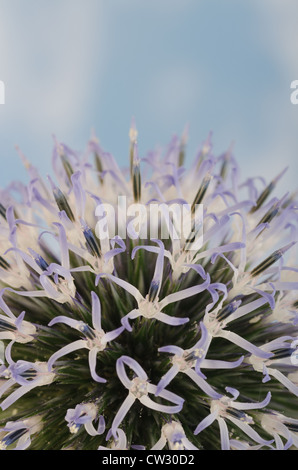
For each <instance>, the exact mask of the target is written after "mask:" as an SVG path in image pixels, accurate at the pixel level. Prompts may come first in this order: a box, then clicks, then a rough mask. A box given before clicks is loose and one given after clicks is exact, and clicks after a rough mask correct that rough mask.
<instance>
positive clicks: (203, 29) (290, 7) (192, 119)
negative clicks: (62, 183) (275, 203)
mask: <svg viewBox="0 0 298 470" xmlns="http://www.w3.org/2000/svg"><path fill="white" fill-rule="evenodd" d="M297 46H298V3H297V1H296V0H250V1H249V2H240V1H239V0H159V1H158V0H51V2H49V1H48V0H26V1H24V0H0V80H2V81H4V83H5V87H6V104H5V105H1V106H0V163H1V172H0V186H2V187H3V186H5V185H6V184H8V183H9V181H10V180H11V179H21V180H24V181H25V180H26V174H25V171H24V169H23V168H22V165H21V163H20V161H19V158H18V156H17V153H16V152H15V150H14V146H15V145H16V144H18V145H19V146H20V147H21V149H22V151H23V152H24V153H25V155H26V156H27V158H28V159H30V160H31V162H32V163H33V164H34V165H36V166H38V167H39V168H40V170H41V173H42V174H44V175H45V174H47V173H49V172H51V167H50V158H51V150H52V135H53V134H55V135H57V137H58V139H59V140H61V141H63V142H65V143H67V144H68V145H69V146H71V147H73V148H74V149H76V150H82V149H83V148H84V147H85V144H86V142H87V140H88V138H89V136H90V133H91V129H92V128H94V129H95V130H96V133H97V135H98V137H99V139H100V141H101V143H102V145H103V146H104V148H105V149H106V150H107V151H111V152H112V153H113V154H114V155H115V157H116V158H117V160H118V161H119V162H120V164H122V165H126V162H127V160H126V159H127V155H128V130H129V126H130V120H131V117H132V116H135V118H136V121H137V125H138V129H139V144H140V152H141V156H144V155H145V154H146V152H147V151H148V150H150V149H152V148H154V147H156V145H162V146H165V145H166V144H167V143H168V141H169V140H170V138H171V136H172V135H173V134H174V133H181V132H182V130H183V128H184V125H185V124H186V123H189V126H190V141H189V155H188V161H190V159H191V157H192V156H193V155H194V153H195V152H196V150H197V147H198V146H199V144H200V143H201V142H202V141H203V140H204V139H205V138H206V136H207V134H208V133H209V131H213V135H214V145H215V151H216V153H221V152H222V151H224V150H225V149H226V148H227V147H228V146H229V145H230V143H231V142H232V141H234V142H235V155H236V156H237V158H238V160H239V163H240V165H241V168H242V176H243V178H246V177H248V176H254V175H262V176H264V177H265V178H266V179H267V180H269V179H271V178H273V177H274V176H275V175H276V174H277V173H278V172H279V171H280V170H281V169H282V168H284V167H285V166H288V165H289V166H290V170H289V171H288V172H287V174H286V175H285V177H284V181H283V183H282V185H281V191H282V190H287V189H288V188H292V189H295V188H297V173H298V158H297V155H298V133H297V127H298V106H294V105H293V104H291V102H290V94H291V90H290V84H291V82H292V81H293V80H295V79H298V57H297Z"/></svg>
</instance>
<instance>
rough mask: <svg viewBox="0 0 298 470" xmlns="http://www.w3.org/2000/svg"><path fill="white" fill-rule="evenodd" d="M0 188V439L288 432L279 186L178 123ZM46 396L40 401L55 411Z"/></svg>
mask: <svg viewBox="0 0 298 470" xmlns="http://www.w3.org/2000/svg"><path fill="white" fill-rule="evenodd" d="M138 139H139V134H138V130H137V126H136V123H135V120H133V121H132V124H131V128H130V131H129V145H128V168H127V169H126V168H124V169H122V168H120V167H119V166H118V164H117V161H116V160H115V159H114V157H113V156H112V155H111V154H110V153H108V152H106V151H105V150H104V149H103V148H102V147H101V145H100V143H99V141H98V139H97V138H96V136H95V135H94V134H93V135H92V137H91V139H90V141H89V142H88V145H87V147H86V149H85V151H83V152H80V153H79V152H75V151H73V150H72V149H71V148H70V147H68V146H67V145H65V144H63V143H61V142H59V141H58V140H57V138H56V137H54V149H53V158H52V161H53V174H52V175H49V176H48V177H47V179H43V178H42V177H41V176H40V174H39V172H38V170H37V169H36V168H34V167H33V166H32V165H31V164H30V163H29V161H28V160H27V158H26V157H25V156H24V155H23V154H22V152H21V151H20V149H18V152H19V154H20V157H21V160H22V162H23V164H24V165H25V167H26V169H27V171H28V175H29V182H28V184H27V185H24V184H23V183H19V182H12V183H11V184H10V185H9V186H8V187H7V188H6V189H2V190H0V200H1V202H0V409H1V412H0V449H1V450H7V449H9V450H10V449H15V450H23V449H27V448H30V449H33V450H38V449H44V450H47V449H53V450H54V449H59V450H60V449H73V450H106V449H109V450H119V449H123V450H124V449H125V450H130V449H137V450H144V449H146V450H150V449H152V450H161V449H168V450H171V451H183V450H200V449H208V450H209V449H214V450H215V449H224V450H227V449H235V450H252V449H253V450H257V449H278V450H286V449H290V448H295V447H296V448H297V447H298V441H297V435H298V434H297V433H298V416H297V397H298V372H297V365H298V359H297V347H298V320H297V319H298V301H297V292H298V267H297V245H296V242H297V239H298V235H297V234H298V231H297V229H298V224H297V222H298V215H297V202H296V196H295V194H294V193H287V194H284V195H281V196H280V197H278V196H277V195H276V194H277V193H278V182H279V180H280V179H281V178H282V176H283V174H284V171H285V170H283V171H282V172H281V173H280V174H279V175H277V177H276V178H274V179H273V180H272V181H271V182H269V184H267V183H266V181H265V179H264V178H262V177H260V175H256V177H255V178H248V179H246V180H245V179H244V180H241V178H240V170H239V167H238V164H237V161H236V158H235V156H234V149H233V147H232V146H231V147H230V148H229V149H228V150H227V151H226V152H224V153H223V154H222V155H219V156H216V155H215V154H214V151H213V146H212V134H210V135H209V136H208V137H207V139H206V141H205V142H203V144H202V146H201V147H200V148H199V150H198V152H197V154H196V156H195V158H194V161H193V163H191V164H190V165H186V154H187V142H188V127H187V126H186V128H185V129H184V131H183V133H182V136H181V137H179V136H174V137H173V138H172V139H171V141H170V144H169V146H168V147H167V148H166V149H165V151H162V150H161V149H157V150H153V151H151V152H149V153H148V154H147V155H145V156H142V155H141V154H140V151H139V147H138ZM53 410H55V413H53Z"/></svg>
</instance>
